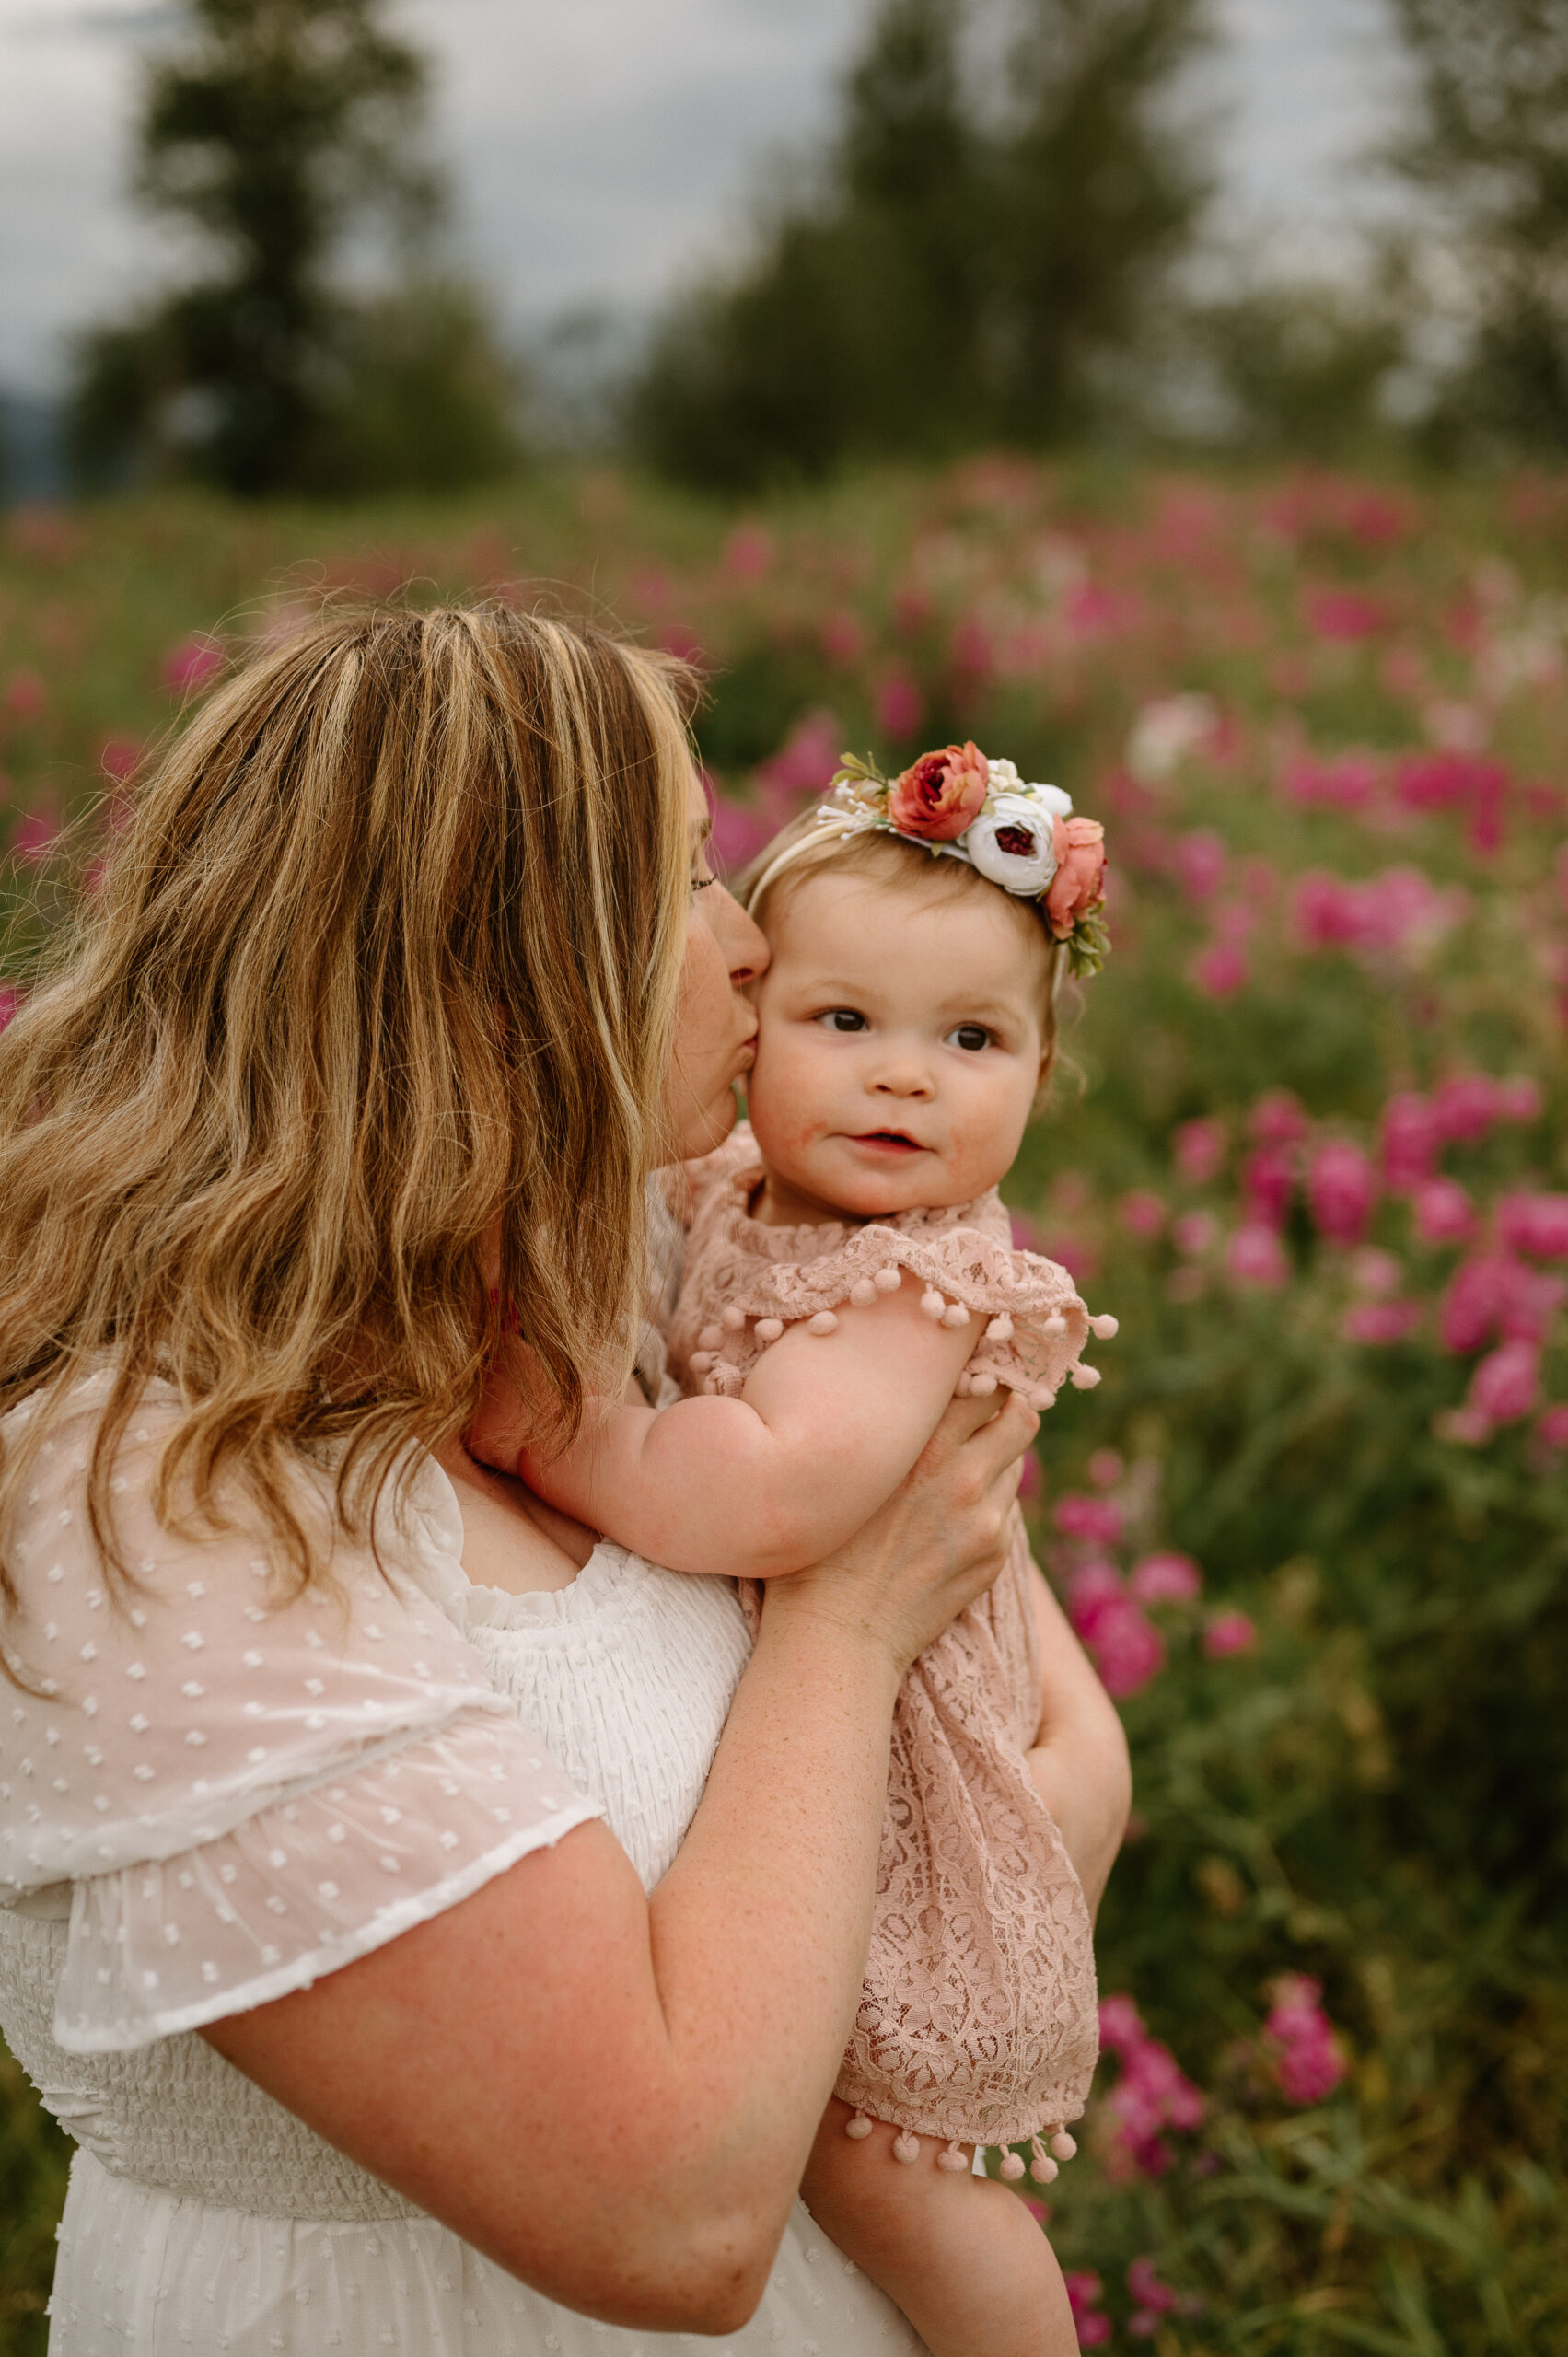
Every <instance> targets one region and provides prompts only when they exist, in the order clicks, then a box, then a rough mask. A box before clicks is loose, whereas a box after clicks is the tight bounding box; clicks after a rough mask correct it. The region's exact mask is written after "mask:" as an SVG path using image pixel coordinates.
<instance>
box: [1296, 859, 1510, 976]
mask: <svg viewBox="0 0 1568 2357" xmlns="http://www.w3.org/2000/svg"><path fill="white" fill-rule="evenodd" d="M1468 909H1469V895H1468V894H1467V893H1466V892H1464V891H1462V890H1460V889H1459V888H1458V887H1457V886H1456V887H1451V888H1443V887H1440V886H1438V885H1435V884H1434V883H1433V881H1432V879H1431V877H1428V876H1424V875H1423V873H1422V871H1421V869H1420V868H1419V867H1389V868H1386V869H1385V870H1384V872H1383V873H1382V875H1380V876H1369V877H1366V878H1365V880H1364V881H1361V882H1353V881H1352V880H1351V879H1350V878H1349V877H1342V876H1330V875H1329V874H1327V873H1326V872H1325V871H1324V870H1323V869H1321V868H1309V869H1308V870H1307V873H1306V874H1305V875H1304V876H1302V877H1299V878H1298V880H1297V883H1296V888H1295V928H1296V932H1297V934H1298V935H1299V936H1300V938H1301V941H1302V944H1303V946H1305V947H1306V948H1307V949H1335V948H1338V949H1350V950H1353V951H1356V952H1357V953H1359V954H1360V955H1362V956H1364V957H1365V956H1377V955H1387V954H1388V953H1390V952H1392V953H1396V954H1400V953H1403V952H1406V951H1420V950H1423V949H1426V948H1430V947H1433V946H1435V945H1436V944H1437V943H1438V942H1440V941H1441V940H1442V939H1443V937H1444V936H1445V935H1446V934H1448V933H1450V932H1451V931H1452V930H1453V928H1454V926H1455V925H1456V924H1458V922H1459V920H1460V919H1461V918H1462V917H1463V916H1464V915H1465V913H1466V912H1467V911H1468Z"/></svg>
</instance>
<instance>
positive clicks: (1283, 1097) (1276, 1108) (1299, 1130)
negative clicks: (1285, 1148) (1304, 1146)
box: [1247, 1088, 1310, 1146]
mask: <svg viewBox="0 0 1568 2357" xmlns="http://www.w3.org/2000/svg"><path fill="white" fill-rule="evenodd" d="M1309 1127H1310V1124H1309V1122H1308V1120H1307V1109H1306V1107H1305V1106H1304V1105H1303V1104H1302V1102H1301V1099H1300V1097H1295V1096H1293V1095H1292V1093H1291V1091H1290V1090H1289V1089H1288V1088H1271V1089H1268V1090H1266V1091H1265V1093H1264V1094H1263V1095H1262V1096H1261V1097H1259V1099H1258V1101H1257V1103H1256V1104H1255V1105H1254V1106H1253V1108H1252V1110H1251V1112H1250V1113H1249V1115H1248V1117H1247V1128H1248V1132H1249V1136H1250V1137H1251V1139H1252V1141H1253V1143H1254V1144H1256V1145H1260V1146H1271V1145H1272V1146H1281V1145H1295V1144H1299V1142H1300V1141H1301V1139H1303V1138H1304V1137H1305V1136H1306V1135H1307V1130H1308V1128H1309Z"/></svg>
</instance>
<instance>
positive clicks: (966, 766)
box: [888, 745, 991, 843]
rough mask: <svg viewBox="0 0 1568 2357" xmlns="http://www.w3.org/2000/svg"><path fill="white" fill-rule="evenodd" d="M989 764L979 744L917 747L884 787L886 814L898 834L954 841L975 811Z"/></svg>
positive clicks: (983, 793)
mask: <svg viewBox="0 0 1568 2357" xmlns="http://www.w3.org/2000/svg"><path fill="white" fill-rule="evenodd" d="M990 786H991V765H990V763H989V762H988V761H987V760H986V758H985V755H984V754H983V753H982V752H981V749H980V747H979V746H978V745H945V746H944V747H943V748H942V750H941V751H940V752H939V753H922V755H921V757H920V759H919V761H914V762H912V764H911V766H910V767H909V768H908V769H907V770H905V771H904V772H903V774H902V776H901V777H896V778H895V779H894V780H893V783H892V784H891V785H890V786H889V789H888V816H889V819H890V820H891V821H892V823H893V825H894V826H895V827H896V828H897V829H898V830H899V832H900V835H919V836H920V837H921V838H922V839H923V841H924V842H928V843H950V842H957V841H958V837H959V836H960V835H961V834H962V833H963V832H964V831H965V830H966V829H967V828H968V827H970V826H971V825H972V824H973V822H974V820H975V819H978V818H979V816H980V810H981V803H982V802H983V801H984V800H985V797H986V795H987V793H988V792H989V790H990Z"/></svg>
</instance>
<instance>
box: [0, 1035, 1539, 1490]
mask: <svg viewBox="0 0 1568 2357" xmlns="http://www.w3.org/2000/svg"><path fill="white" fill-rule="evenodd" d="M13 995H14V993H13ZM1536 1437H1537V1438H1538V1439H1539V1441H1540V1443H1541V1445H1542V1446H1543V1447H1545V1448H1568V1407H1564V1406H1563V1405H1562V1404H1561V1402H1560V1403H1559V1404H1558V1405H1557V1406H1555V1407H1551V1408H1543V1409H1542V1410H1541V1415H1540V1422H1539V1424H1537V1426H1536Z"/></svg>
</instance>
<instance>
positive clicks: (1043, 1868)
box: [670, 1125, 1098, 2144]
mask: <svg viewBox="0 0 1568 2357" xmlns="http://www.w3.org/2000/svg"><path fill="white" fill-rule="evenodd" d="M760 1177H761V1161H760V1158H759V1156H758V1154H757V1150H756V1147H755V1144H753V1142H752V1140H751V1138H750V1134H749V1131H747V1130H746V1128H745V1127H744V1125H743V1126H742V1127H741V1128H740V1129H739V1130H738V1131H737V1132H736V1133H735V1135H734V1136H733V1137H732V1138H731V1139H730V1140H729V1141H728V1142H727V1143H726V1144H725V1145H724V1146H722V1147H721V1148H719V1150H718V1151H717V1153H715V1154H714V1155H708V1156H706V1157H704V1159H703V1161H701V1162H699V1163H694V1164H691V1165H688V1167H687V1173H686V1179H687V1188H688V1195H687V1204H686V1208H687V1211H688V1214H689V1217H690V1221H691V1226H690V1233H689V1236H688V1239H687V1248H686V1269H685V1278H684V1282H683V1284H682V1288H681V1293H680V1298H679V1303H678V1305H677V1308H676V1312H675V1317H674V1319H673V1321H672V1330H671V1337H670V1357H671V1363H672V1365H673V1366H674V1368H675V1369H676V1370H677V1371H678V1372H679V1373H680V1375H681V1376H682V1378H683V1381H684V1384H685V1387H686V1388H687V1390H688V1391H692V1390H698V1389H703V1388H705V1387H708V1385H709V1384H710V1383H712V1381H713V1377H714V1373H715V1371H716V1370H715V1368H714V1366H713V1365H712V1364H707V1365H704V1364H703V1359H704V1357H705V1356H708V1355H709V1353H708V1352H707V1351H705V1349H704V1345H705V1344H707V1343H708V1342H709V1338H710V1335H711V1333H712V1331H713V1330H714V1329H717V1330H718V1331H720V1332H722V1333H723V1335H724V1338H725V1339H724V1342H723V1346H722V1367H723V1372H722V1373H720V1374H719V1381H718V1384H717V1385H716V1386H715V1387H718V1388H723V1389H725V1390H732V1389H733V1390H738V1388H739V1387H740V1384H741V1383H742V1382H743V1381H744V1379H745V1376H746V1373H747V1372H748V1370H749V1367H750V1366H752V1365H753V1364H755V1363H756V1361H757V1359H758V1358H759V1357H760V1356H761V1353H762V1352H763V1350H765V1349H766V1348H767V1347H768V1345H769V1341H770V1340H771V1339H772V1338H771V1337H770V1336H769V1335H767V1334H764V1335H761V1336H759V1335H758V1333H757V1330H756V1321H757V1320H758V1319H759V1318H768V1319H771V1318H777V1319H778V1320H780V1322H781V1323H786V1324H787V1323H793V1322H794V1321H795V1320H796V1319H798V1318H808V1317H812V1316H815V1315H817V1314H819V1312H821V1311H823V1310H831V1309H833V1308H835V1307H837V1306H841V1305H842V1303H843V1302H844V1301H845V1300H847V1299H848V1298H849V1297H850V1295H851V1292H852V1288H853V1287H854V1284H856V1283H861V1282H863V1281H867V1280H869V1279H871V1278H873V1277H874V1276H875V1273H876V1271H877V1269H878V1268H883V1267H887V1266H889V1265H891V1266H896V1267H900V1268H907V1269H911V1270H912V1271H914V1272H915V1273H916V1274H917V1275H919V1276H920V1277H922V1278H923V1279H924V1281H925V1282H926V1283H927V1284H928V1285H931V1286H933V1287H935V1289H936V1290H938V1291H940V1292H941V1293H943V1294H944V1295H946V1297H947V1299H948V1300H949V1301H958V1302H961V1303H962V1304H963V1305H964V1306H965V1307H966V1308H968V1309H969V1310H970V1311H971V1313H973V1312H979V1313H981V1314H983V1315H985V1316H987V1317H989V1318H993V1319H994V1318H1002V1317H1003V1316H1004V1313H1005V1319H1006V1321H1010V1323H1011V1326H1012V1332H1011V1334H1007V1333H1003V1334H1001V1335H998V1336H996V1337H995V1338H994V1339H993V1340H992V1341H989V1343H982V1344H981V1350H980V1351H977V1353H976V1354H975V1357H974V1358H971V1360H970V1370H971V1371H976V1370H977V1363H978V1370H979V1371H983V1370H986V1369H993V1370H995V1372H996V1374H997V1379H998V1380H999V1381H1004V1382H1006V1383H1008V1384H1010V1385H1011V1386H1012V1387H1014V1388H1016V1389H1018V1390H1022V1391H1025V1392H1026V1393H1028V1392H1032V1391H1034V1390H1036V1389H1037V1388H1038V1387H1040V1386H1042V1385H1044V1386H1047V1387H1050V1388H1051V1389H1052V1390H1054V1388H1055V1387H1056V1386H1058V1385H1059V1384H1060V1383H1061V1381H1062V1380H1063V1376H1065V1375H1066V1374H1067V1373H1068V1371H1069V1370H1070V1369H1071V1368H1072V1367H1073V1366H1074V1364H1076V1363H1077V1360H1078V1354H1079V1353H1080V1352H1081V1350H1082V1348H1083V1345H1084V1342H1085V1341H1086V1338H1087V1335H1088V1333H1089V1331H1090V1321H1089V1317H1088V1312H1087V1310H1086V1307H1085V1306H1084V1304H1083V1302H1082V1301H1081V1300H1080V1299H1079V1297H1078V1295H1077V1294H1076V1292H1075V1291H1074V1287H1073V1283H1072V1280H1071V1279H1070V1278H1069V1277H1068V1275H1067V1273H1066V1271H1064V1270H1063V1269H1060V1268H1058V1267H1057V1266H1056V1265H1055V1263H1054V1262H1052V1261H1049V1260H1042V1259H1040V1257H1039V1256H1038V1255H1036V1254H1031V1253H1022V1252H1016V1251H1014V1249H1013V1248H1012V1243H1011V1236H1010V1231H1009V1228H1008V1225H1007V1214H1006V1213H1005V1210H1004V1208H1003V1206H1002V1203H1001V1202H1000V1199H999V1198H998V1197H997V1196H995V1195H994V1194H992V1195H990V1196H987V1197H985V1198H984V1199H982V1200H981V1202H978V1203H973V1204H967V1205H964V1206H962V1207H960V1208H959V1209H958V1210H949V1211H940V1212H911V1213H902V1214H900V1216H899V1217H898V1218H896V1219H893V1220H888V1221H877V1222H875V1223H872V1224H869V1225H866V1226H865V1227H860V1228H854V1227H850V1226H847V1225H842V1226H841V1225H825V1226H820V1227H804V1228H789V1227H785V1228H774V1227H764V1226H762V1225H761V1224H760V1223H759V1222H758V1221H756V1220H754V1219H752V1218H751V1217H750V1216H749V1213H748V1211H747V1202H748V1200H749V1194H750V1191H751V1190H752V1188H753V1187H754V1185H755V1183H756V1181H757V1179H759V1178H760ZM726 1311H727V1312H729V1313H730V1317H729V1318H728V1319H727V1320H726ZM736 1313H738V1315H737V1314H736ZM1053 1318H1054V1319H1059V1320H1060V1321H1061V1322H1060V1325H1059V1326H1053V1325H1051V1324H1050V1323H1048V1321H1049V1320H1051V1319H1053ZM982 1352H984V1353H987V1355H985V1356H982V1355H981V1353H982ZM694 1358H695V1359H696V1361H697V1364H695V1365H694V1364H693V1359H694ZM1039 1576H1040V1573H1039V1572H1038V1570H1037V1569H1036V1567H1035V1565H1034V1563H1033V1561H1032V1559H1031V1557H1030V1554H1029V1550H1028V1538H1027V1537H1026V1535H1025V1532H1024V1527H1023V1522H1022V1518H1021V1516H1018V1517H1016V1519H1015V1523H1014V1527H1013V1535H1012V1540H1011V1544H1010V1547H1009V1550H1008V1556H1007V1562H1006V1564H1005V1568H1004V1571H1003V1573H1002V1575H1001V1577H1000V1578H999V1579H998V1581H997V1583H996V1585H995V1586H994V1587H993V1589H992V1590H991V1592H990V1594H989V1595H987V1596H981V1598H980V1599H979V1600H978V1602H976V1603H975V1604H972V1605H970V1607H969V1608H968V1610H967V1611H965V1612H963V1613H962V1614H960V1615H959V1617H958V1620H955V1621H954V1622H953V1623H952V1624H951V1626H950V1627H949V1628H947V1630H946V1631H944V1632H943V1634H942V1635H941V1636H940V1637H939V1638H938V1639H937V1640H936V1643H935V1644H934V1645H932V1646H930V1647H928V1649H927V1650H926V1652H925V1653H924V1654H923V1655H922V1656H921V1658H920V1660H919V1661H918V1662H917V1663H916V1664H915V1666H914V1667H913V1669H912V1671H911V1672H910V1675H909V1677H908V1678H906V1679H905V1681H904V1685H903V1688H902V1689H901V1691H900V1696H899V1701H898V1705H897V1709H896V1711H895V1714H894V1721H893V1740H892V1755H891V1766H890V1771H889V1791H888V1811H887V1816H886V1818H885V1820H884V1825H883V1833H882V1849H881V1857H880V1861H879V1864H878V1868H877V1898H876V1906H875V1911H874V1915H873V1922H872V1933H871V1945H870V1951H869V1955H868V1957H867V1962H866V1968H865V1981H864V1985H863V1988H862V1991H861V2001H860V2004H859V2007H858V2009H857V2011H856V2014H855V2021H854V2029H853V2031H852V2033H851V2037H850V2042H849V2046H848V2049H847V2050H846V2052H845V2055H844V2060H843V2064H842V2071H841V2073H840V2078H839V2083H838V2090H837V2091H838V2093H839V2095H840V2096H842V2098H843V2099H844V2101H845V2102H847V2103H851V2104H854V2106H855V2107H857V2108H858V2109H861V2110H864V2111H866V2112H869V2113H870V2114H872V2115H873V2116H874V2117H876V2118H877V2119H885V2120H889V2121H891V2122H893V2123H894V2124H896V2125H897V2126H899V2127H901V2128H906V2129H908V2130H910V2131H912V2132H913V2133H914V2134H916V2135H930V2136H938V2137H942V2138H957V2139H958V2141H959V2142H964V2143H978V2144H1004V2143H1016V2142H1021V2141H1022V2140H1023V2139H1024V2138H1026V2137H1028V2136H1032V2135H1033V2134H1035V2133H1036V2132H1037V2131H1039V2130H1040V2128H1042V2127H1044V2126H1047V2125H1050V2124H1054V2123H1055V2122H1058V2121H1065V2120H1069V2119H1076V2118H1078V2116H1079V2115H1080V2114H1081V2113H1082V2111H1083V2108H1084V2102H1085V2098H1086V2095H1087V2092H1088V2087H1089V2082H1090V2080H1091V2078H1092V2077H1093V2074H1094V2067H1095V2061H1096V2059H1097V2056H1098V2009H1097V2003H1096V1987H1095V1971H1094V1944H1093V1929H1092V1926H1091V1924H1090V1922H1089V1915H1088V1909H1087V1907H1086V1903H1085V1899H1084V1894H1083V1890H1082V1888H1081V1887H1080V1885H1079V1882H1078V1877H1077V1875H1076V1873H1075V1872H1074V1867H1073V1864H1072V1862H1071V1860H1070V1859H1069V1858H1068V1856H1067V1853H1066V1851H1065V1849H1064V1848H1063V1841H1062V1836H1061V1833H1060V1831H1059V1830H1058V1829H1057V1826H1056V1824H1055V1821H1054V1820H1053V1818H1052V1817H1051V1814H1050V1812H1049V1810H1048V1809H1047V1808H1046V1806H1045V1804H1044V1802H1043V1801H1042V1800H1041V1799H1040V1794H1039V1791H1038V1790H1037V1788H1036V1785H1035V1783H1034V1780H1033V1778H1032V1776H1031V1775H1030V1773H1029V1769H1028V1759H1027V1757H1026V1755H1027V1753H1028V1749H1029V1747H1030V1746H1031V1744H1032V1743H1033V1740H1034V1736H1035V1733H1036V1729H1037V1725H1038V1722H1039V1716H1040V1657H1039V1638H1038V1629H1037V1624H1036V1620H1035V1616H1034V1608H1033V1596H1032V1583H1033V1582H1034V1581H1035V1580H1036V1579H1038V1578H1039ZM749 1609H750V1610H751V1612H752V1613H753V1615H754V1614H755V1611H756V1609H757V1606H756V1599H755V1596H752V1597H751V1598H750V1599H749Z"/></svg>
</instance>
